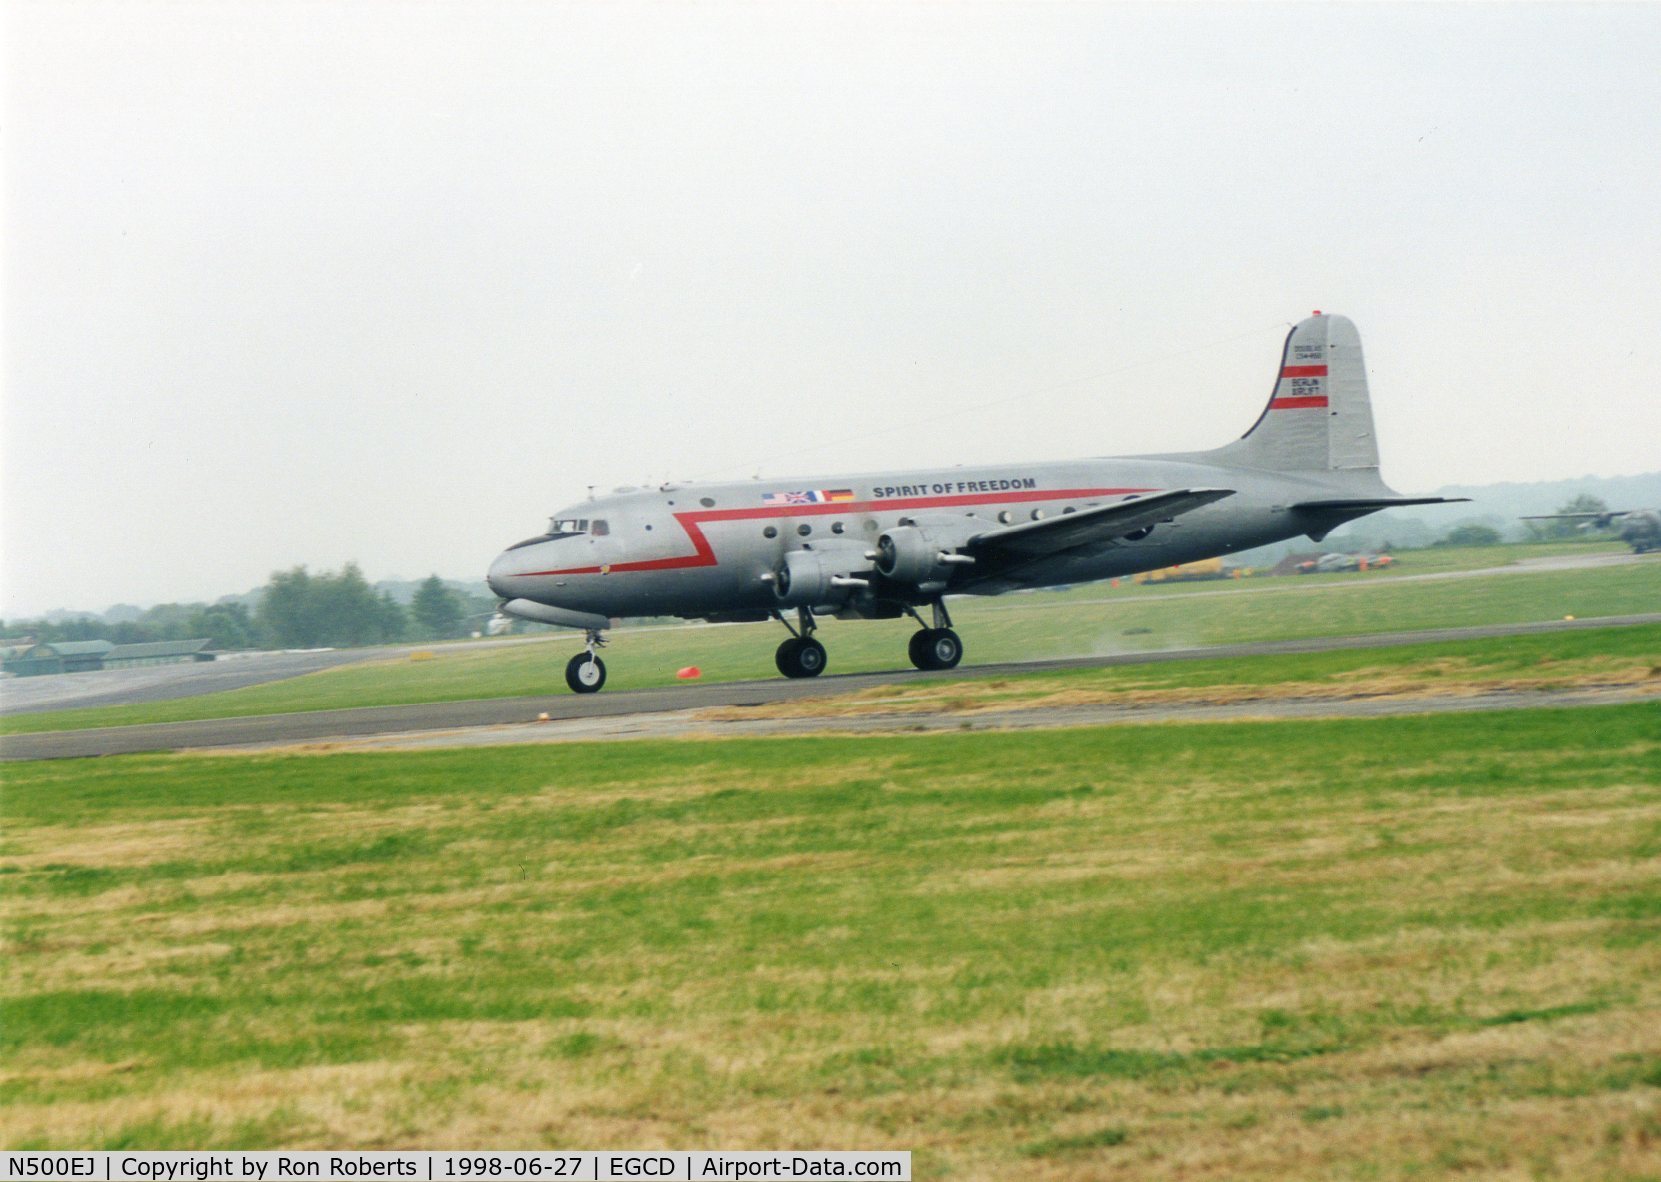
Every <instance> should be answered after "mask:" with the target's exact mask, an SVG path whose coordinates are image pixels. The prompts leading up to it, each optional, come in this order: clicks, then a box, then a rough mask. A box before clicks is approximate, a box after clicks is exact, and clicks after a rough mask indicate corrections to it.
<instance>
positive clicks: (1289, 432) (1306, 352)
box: [1218, 312, 1378, 472]
mask: <svg viewBox="0 0 1661 1182" xmlns="http://www.w3.org/2000/svg"><path fill="white" fill-rule="evenodd" d="M1218 458H1219V459H1222V460H1225V461H1226V462H1227V463H1231V464H1240V465H1243V466H1246V467H1252V468H1267V469H1271V470H1274V471H1282V472H1285V471H1330V470H1334V469H1347V468H1371V469H1377V468H1378V443H1377V441H1376V439H1375V438H1374V435H1373V409H1372V405H1371V403H1370V402H1369V401H1368V397H1367V370H1366V367H1365V365H1364V364H1363V363H1362V360H1361V334H1360V333H1359V332H1357V331H1356V328H1355V325H1354V323H1352V322H1351V321H1350V320H1348V319H1347V318H1345V317H1343V316H1323V315H1321V314H1320V313H1319V312H1317V313H1316V314H1315V315H1313V316H1311V317H1310V318H1309V319H1307V320H1305V321H1303V322H1302V323H1300V324H1298V325H1296V326H1295V327H1294V328H1293V329H1292V331H1291V333H1290V334H1289V335H1288V336H1287V338H1286V348H1285V350H1284V351H1283V352H1282V353H1281V358H1280V372H1279V373H1278V374H1277V375H1276V377H1275V388H1274V393H1272V394H1271V395H1270V396H1269V405H1268V406H1266V407H1264V409H1263V413H1262V414H1261V415H1260V416H1258V420H1257V422H1256V423H1254V424H1252V429H1251V430H1250V431H1247V432H1246V434H1245V435H1244V436H1243V437H1241V439H1239V440H1238V441H1237V442H1235V443H1231V444H1229V445H1228V446H1227V447H1225V448H1222V449H1221V451H1220V453H1219V454H1218Z"/></svg>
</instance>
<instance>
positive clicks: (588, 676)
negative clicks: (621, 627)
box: [565, 632, 606, 694]
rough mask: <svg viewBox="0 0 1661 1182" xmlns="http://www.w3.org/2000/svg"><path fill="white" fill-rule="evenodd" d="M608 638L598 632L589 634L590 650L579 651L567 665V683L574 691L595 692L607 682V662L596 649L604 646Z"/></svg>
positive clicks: (578, 692)
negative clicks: (601, 658)
mask: <svg viewBox="0 0 1661 1182" xmlns="http://www.w3.org/2000/svg"><path fill="white" fill-rule="evenodd" d="M605 643H606V638H605V637H604V636H602V635H600V633H598V632H590V633H589V634H588V651H587V652H581V653H578V654H577V655H576V656H574V657H572V658H571V659H570V661H568V662H566V665H565V684H566V685H568V686H570V687H571V692H572V693H577V694H595V693H599V692H600V687H601V686H603V685H605V683H606V663H605V662H604V661H602V660H600V657H599V654H597V653H596V652H595V651H594V650H595V649H597V648H603V647H604V646H605Z"/></svg>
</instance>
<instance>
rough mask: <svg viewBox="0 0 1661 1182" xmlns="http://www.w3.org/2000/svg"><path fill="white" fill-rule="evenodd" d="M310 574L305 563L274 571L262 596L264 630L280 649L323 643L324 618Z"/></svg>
mask: <svg viewBox="0 0 1661 1182" xmlns="http://www.w3.org/2000/svg"><path fill="white" fill-rule="evenodd" d="M315 601H316V596H315V593H314V591H313V588H312V578H311V575H310V573H309V572H308V571H307V570H306V568H305V567H303V566H297V567H294V568H293V569H292V570H286V571H274V572H272V575H271V578H270V580H269V581H268V582H267V583H266V584H265V594H264V596H263V597H261V599H260V607H259V613H258V615H257V616H256V618H257V619H258V620H259V625H260V628H261V630H263V631H264V632H265V634H266V635H267V636H268V637H269V638H270V641H271V643H272V644H273V645H275V646H276V647H278V648H317V647H318V646H319V645H320V644H322V621H321V620H320V619H318V616H317V612H316V610H315V608H316V602H315Z"/></svg>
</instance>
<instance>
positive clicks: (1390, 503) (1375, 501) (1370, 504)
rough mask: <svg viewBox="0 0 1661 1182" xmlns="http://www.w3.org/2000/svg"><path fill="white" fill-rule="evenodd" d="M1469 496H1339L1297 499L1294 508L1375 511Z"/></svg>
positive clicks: (1450, 501)
mask: <svg viewBox="0 0 1661 1182" xmlns="http://www.w3.org/2000/svg"><path fill="white" fill-rule="evenodd" d="M1470 499H1471V498H1470V497H1339V498H1336V499H1334V500H1330V501H1299V502H1298V503H1297V504H1296V505H1293V506H1291V507H1292V508H1294V509H1309V510H1313V511H1315V512H1332V511H1334V510H1336V511H1337V512H1341V513H1349V512H1354V513H1377V512H1378V511H1379V510H1380V509H1400V508H1402V507H1403V506H1404V505H1457V504H1459V503H1460V502H1461V501H1469V500H1470Z"/></svg>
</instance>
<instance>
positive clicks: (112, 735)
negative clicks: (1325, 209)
mask: <svg viewBox="0 0 1661 1182" xmlns="http://www.w3.org/2000/svg"><path fill="white" fill-rule="evenodd" d="M1654 623H1661V612H1657V613H1645V614H1641V615H1630V616H1611V617H1602V618H1598V619H1586V620H1552V621H1544V622H1539V623H1530V624H1513V625H1503V626H1484V627H1471V628H1439V629H1431V630H1426V631H1419V632H1394V633H1385V634H1380V635H1373V636H1345V637H1326V638H1318V639H1309V640H1287V641H1271V642H1262V643H1254V644H1233V645H1216V646H1212V647H1209V648H1194V649H1181V650H1173V651H1167V652H1154V653H1133V654H1123V655H1118V656H1106V657H1079V658H1071V659H1067V660H1051V661H1032V662H1020V663H1011V664H1001V665H976V666H966V667H962V668H958V669H955V670H953V671H952V672H950V673H921V672H917V671H914V670H896V671H893V672H886V673H856V674H842V675H829V676H825V677H821V678H816V679H812V680H804V681H789V680H786V679H784V678H778V679H770V680H766V681H743V682H730V683H724V684H712V685H696V686H676V687H673V688H669V689H661V690H634V691H628V692H618V693H604V692H602V693H599V694H595V695H593V696H578V695H576V694H567V693H559V694H550V695H547V696H536V697H519V698H486V699H474V700H470V701H462V702H438V703H428V704H421V705H411V706H379V707H369V708H362V709H351V710H328V711H318V712H314V713H295V714H275V715H260V716H256V717H249V718H219V719H205V720H201V721H194V722H175V723H161V724H154V725H146V726H126V727H107V728H102V729H95V730H81V731H47V732H42V733H39V734H31V735H11V736H6V737H5V738H3V739H0V759H4V760H25V759H70V758H81V757H89V756H100V755H126V754H134V753H138V752H146V751H185V750H196V749H211V748H222V747H234V748H253V747H272V746H294V745H299V744H318V743H353V742H356V741H361V740H364V739H369V738H374V737H378V736H390V735H406V736H408V735H414V734H417V733H428V732H460V735H459V736H452V737H451V738H450V739H449V740H448V742H449V743H450V744H451V745H456V744H457V743H466V741H467V732H469V731H473V732H476V733H475V737H476V738H477V739H478V740H479V741H480V742H489V741H492V740H491V739H490V738H488V737H487V736H486V733H485V730H486V728H500V727H512V726H515V725H517V724H530V723H533V721H535V720H536V719H537V718H538V716H539V715H540V714H544V713H545V714H547V715H548V716H549V719H548V721H549V722H550V723H565V724H572V723H577V724H583V725H586V726H587V729H589V730H590V731H593V730H594V728H595V727H596V726H599V725H600V724H601V723H602V720H607V719H626V718H629V717H631V716H661V715H685V716H687V717H688V718H690V717H691V716H692V714H693V713H695V712H699V711H704V710H709V709H711V708H715V707H746V706H762V705H767V704H771V703H777V702H788V701H795V700H800V699H808V698H823V697H831V696H834V695H839V694H847V693H853V692H856V691H859V690H863V689H868V688H871V687H873V686H878V685H892V684H894V683H896V682H906V681H921V680H924V679H936V680H965V679H980V678H993V677H1010V676H1018V675H1020V674H1028V673H1042V672H1048V671H1054V670H1063V669H1093V668H1112V667H1117V666H1133V665H1151V664H1161V663H1165V662H1170V661H1196V660H1213V659H1218V658H1230V657H1251V656H1269V655H1274V654H1281V653H1313V652H1332V651H1339V650H1345V649H1369V648H1390V647H1396V646H1400V645H1408V644H1425V643H1433V642H1437V641H1450V640H1472V639H1481V638H1488V637H1501V636H1531V635H1538V634H1541V633H1549V632H1559V631H1567V630H1574V629H1583V628H1607V627H1614V626H1622V625H1638V624H1654ZM1510 704H1511V705H1516V704H1517V703H1516V702H1512V703H1510ZM1540 704H1552V703H1549V702H1544V703H1540ZM1566 704H1567V703H1566ZM1251 705H1253V706H1254V708H1255V710H1256V713H1255V715H1254V716H1261V717H1282V716H1292V714H1293V712H1294V711H1295V709H1296V707H1294V706H1293V705H1292V704H1290V703H1288V702H1287V701H1284V700H1282V701H1270V700H1265V701H1263V702H1262V703H1253V704H1251ZM1491 708H1499V706H1498V705H1495V706H1494V707H1491ZM915 723H916V720H915V719H911V720H909V722H908V725H909V724H915ZM579 729H581V728H580V727H579ZM600 729H602V730H603V729H604V728H603V726H601V727H600ZM633 729H634V730H636V731H638V730H639V729H640V728H638V727H635V728H633ZM701 729H702V730H704V731H708V730H711V729H716V730H718V729H719V727H710V726H703V727H701ZM787 729H788V728H787ZM798 729H812V728H810V727H806V726H803V727H800V728H798ZM539 737H543V736H542V735H532V734H530V733H527V734H526V735H525V736H524V738H523V739H522V740H520V741H527V742H528V741H533V740H534V739H535V738H539ZM496 741H500V740H499V739H498V740H496Z"/></svg>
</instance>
